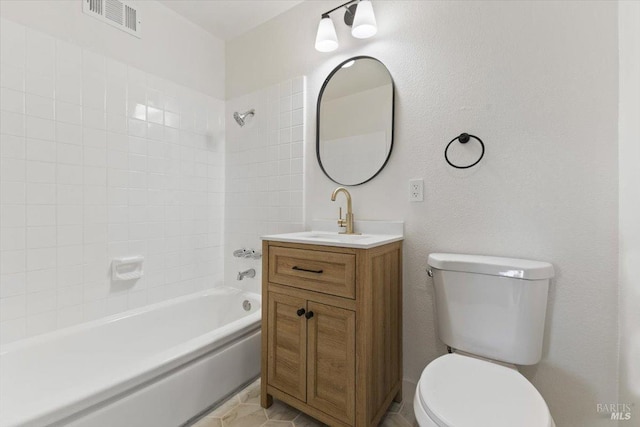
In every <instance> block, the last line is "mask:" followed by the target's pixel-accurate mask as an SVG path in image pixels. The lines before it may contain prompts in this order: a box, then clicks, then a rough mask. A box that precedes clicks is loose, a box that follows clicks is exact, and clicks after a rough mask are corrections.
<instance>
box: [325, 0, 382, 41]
mask: <svg viewBox="0 0 640 427" xmlns="http://www.w3.org/2000/svg"><path fill="white" fill-rule="evenodd" d="M343 7H344V8H345V9H346V10H345V13H344V23H345V24H347V25H348V26H350V27H351V35H352V36H353V37H355V38H357V39H367V38H369V37H373V36H374V35H375V34H376V33H377V32H378V26H377V24H376V17H375V15H374V13H373V7H372V6H371V0H350V1H348V2H346V3H344V4H341V5H340V6H338V7H336V8H333V9H331V10H330V11H328V12H325V13H323V14H322V18H321V19H320V23H319V24H318V32H317V33H316V44H315V46H316V50H317V51H320V52H331V51H334V50H336V49H337V48H338V35H337V34H336V27H335V26H334V25H333V21H332V20H331V16H329V15H330V14H331V13H333V12H335V11H336V10H338V9H340V8H343Z"/></svg>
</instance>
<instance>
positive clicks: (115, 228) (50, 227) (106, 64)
mask: <svg viewBox="0 0 640 427" xmlns="http://www.w3.org/2000/svg"><path fill="white" fill-rule="evenodd" d="M5 3H7V4H8V3H10V2H2V3H1V4H2V7H3V18H0V90H1V95H0V104H1V105H0V110H1V112H0V162H1V167H0V343H7V342H10V341H13V340H16V339H19V338H22V337H25V336H31V335H36V334H39V333H43V332H47V331H50V330H53V329H56V328H61V327H65V326H69V325H72V324H75V323H79V322H82V321H86V320H91V319H95V318H99V317H103V316H106V315H109V314H114V313H118V312H121V311H124V310H127V309H129V308H134V307H137V306H140V305H145V304H149V303H153V302H156V301H160V300H164V299H168V298H172V297H175V296H179V295H183V294H186V293H190V292H194V291H197V290H200V289H203V288H205V287H212V286H215V285H217V284H220V283H221V282H222V279H223V277H222V276H223V274H222V270H223V265H222V262H223V256H222V248H221V247H222V244H223V233H222V227H223V214H224V193H223V192H224V121H223V117H222V116H223V114H224V102H223V101H222V100H221V99H216V98H214V97H211V96H209V95H207V94H205V93H203V92H200V91H197V90H193V89H191V88H187V87H184V86H181V85H179V84H177V83H175V82H173V81H171V80H167V79H164V78H161V77H159V76H158V74H156V73H154V72H153V71H158V72H159V73H160V72H162V71H166V70H165V69H164V68H163V69H158V70H155V69H154V67H156V66H157V63H156V60H158V59H162V61H160V62H165V63H166V64H168V63H169V62H170V59H171V57H170V55H171V52H170V51H169V50H167V51H164V53H163V55H162V58H160V57H154V55H153V54H148V55H147V54H144V53H143V52H142V51H139V52H138V53H139V54H140V57H139V58H137V60H136V62H137V63H144V65H145V68H146V69H148V70H152V72H145V71H143V70H141V69H139V68H136V67H134V66H132V65H131V64H127V63H125V62H120V61H118V60H115V59H114V58H113V57H111V56H109V55H108V53H107V54H105V51H108V49H104V48H105V47H106V46H116V45H117V44H118V43H120V44H122V43H123V40H121V39H120V35H119V34H120V32H119V31H118V30H116V29H115V28H112V27H107V26H105V25H104V24H102V23H100V22H99V21H95V20H94V19H93V18H90V17H87V16H76V17H75V18H73V20H74V22H75V21H77V22H84V20H85V19H86V20H88V21H90V22H92V23H94V24H96V25H97V26H98V27H100V26H104V28H105V30H104V34H102V35H103V36H104V40H103V42H104V45H96V46H91V47H87V44H88V43H87V42H86V41H83V43H75V42H73V41H72V42H66V41H64V40H62V39H61V36H59V37H53V36H51V35H48V34H46V33H43V32H41V31H38V30H36V29H33V28H31V27H25V26H23V25H20V24H18V23H15V22H13V21H12V20H7V19H4V11H5V9H4V7H5ZM26 3H28V2H26ZM53 4H55V5H60V8H61V9H64V7H65V5H66V4H67V3H57V2H49V3H46V2H42V6H43V8H45V9H48V8H52V9H55V10H57V9H56V8H55V7H53V6H52V5H53ZM75 6H77V7H80V4H79V2H78V3H77V4H75ZM158 7H160V6H158ZM12 12H16V15H15V16H14V15H13V14H12V13H11V14H10V15H12V18H13V17H18V18H21V19H19V20H20V21H25V22H28V23H30V24H33V25H34V26H36V27H38V26H40V25H41V26H43V27H45V25H44V24H45V21H41V20H39V19H36V18H33V19H30V18H29V17H27V16H22V15H21V13H22V12H26V9H25V10H23V9H21V8H19V7H17V8H16V10H15V11H13V10H12ZM18 12H19V13H18ZM58 12H59V11H58ZM8 15H9V13H8ZM49 19H51V22H49V21H47V22H46V24H47V26H48V25H51V26H52V28H57V29H59V30H60V31H61V32H62V31H63V30H64V28H65V25H67V24H68V23H67V21H66V20H65V19H66V18H65V19H61V18H60V17H59V15H56V14H53V15H51V16H50V17H49ZM174 21H175V23H176V25H182V23H181V22H182V21H179V20H178V19H177V18H174ZM80 27H82V26H80ZM151 27H152V26H149V28H151ZM76 30H77V31H80V32H77V33H73V34H72V35H73V36H74V37H69V39H72V40H75V37H76V36H79V35H80V34H81V32H82V31H85V34H84V35H85V36H86V38H87V39H88V40H90V39H91V38H92V37H93V34H92V32H93V31H96V32H97V33H100V32H101V31H100V30H94V29H93V28H92V27H87V28H84V29H83V28H77V29H76ZM194 31H196V30H194ZM122 34H124V36H125V37H128V38H131V39H134V38H133V37H131V36H128V35H126V34H125V33H122ZM151 34H152V32H151V33H150V34H149V35H151ZM146 46H147V47H149V48H150V47H151V46H154V47H155V49H158V50H160V51H162V49H163V47H162V46H160V45H158V44H157V42H156V44H155V45H154V43H152V40H148V41H147V42H146ZM123 50H125V51H127V49H123ZM136 50H139V49H132V50H131V51H129V52H128V53H133V52H134V51H136ZM125 56H126V55H125ZM178 58H179V57H178ZM178 58H174V60H176V59H178ZM218 59H219V60H220V62H219V63H217V64H216V67H209V71H210V72H211V76H212V77H211V78H215V75H216V72H217V73H218V76H221V75H222V74H223V72H222V70H223V67H224V66H223V60H224V58H223V57H222V55H221V54H220V55H218ZM145 60H148V62H145ZM185 77H186V75H185ZM193 77H194V78H193V81H194V82H195V81H197V75H194V76H193ZM220 79H221V77H220ZM218 85H219V88H222V83H221V81H219V82H218ZM212 89H213V88H212ZM217 90H221V89H217ZM212 92H215V90H212ZM132 255H143V256H145V262H144V269H145V276H144V277H143V278H142V279H141V280H138V281H136V282H127V283H120V282H111V281H110V279H109V267H110V263H111V260H112V259H113V258H114V257H122V256H132Z"/></svg>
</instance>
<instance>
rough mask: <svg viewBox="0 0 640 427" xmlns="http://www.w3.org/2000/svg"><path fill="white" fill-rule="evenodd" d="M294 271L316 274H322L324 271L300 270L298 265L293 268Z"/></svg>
mask: <svg viewBox="0 0 640 427" xmlns="http://www.w3.org/2000/svg"><path fill="white" fill-rule="evenodd" d="M291 269H292V270H297V271H306V272H307V273H316V274H322V270H309V269H306V268H300V267H298V266H297V265H294V266H293V267H291Z"/></svg>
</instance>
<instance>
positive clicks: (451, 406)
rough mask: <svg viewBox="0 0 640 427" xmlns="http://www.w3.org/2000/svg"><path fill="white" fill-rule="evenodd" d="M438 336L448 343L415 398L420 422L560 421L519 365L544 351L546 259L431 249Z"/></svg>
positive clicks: (525, 425)
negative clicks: (520, 371)
mask: <svg viewBox="0 0 640 427" xmlns="http://www.w3.org/2000/svg"><path fill="white" fill-rule="evenodd" d="M428 264H429V267H430V268H429V275H430V276H432V277H433V281H434V288H435V298H436V301H435V305H436V312H437V319H438V334H439V337H440V339H441V340H442V341H443V342H444V343H445V344H447V346H448V347H449V348H450V353H449V354H447V355H444V356H441V357H439V358H437V359H435V360H434V361H432V362H431V363H429V365H428V366H427V367H426V368H425V369H424V371H423V372H422V376H421V377H420V381H419V382H418V386H417V387H416V393H415V398H414V402H413V403H414V406H413V407H414V412H415V415H416V420H417V421H418V424H419V425H420V427H514V426H518V427H555V423H554V421H553V418H552V417H551V413H550V412H549V408H548V407H547V404H546V402H545V401H544V399H543V398H542V396H541V395H540V393H539V392H538V390H536V388H535V387H534V386H533V384H531V383H530V382H529V381H528V380H527V379H526V378H525V377H524V376H523V375H522V374H520V373H519V372H518V370H517V368H516V365H535V364H537V363H538V362H539V361H540V358H541V356H542V340H543V336H544V322H545V315H546V309H547V292H548V290H549V280H550V279H551V278H552V277H553V274H554V271H553V266H552V265H551V264H549V263H546V262H539V261H529V260H523V259H512V258H498V257H489V256H479V255H462V254H445V253H434V254H430V255H429V259H428Z"/></svg>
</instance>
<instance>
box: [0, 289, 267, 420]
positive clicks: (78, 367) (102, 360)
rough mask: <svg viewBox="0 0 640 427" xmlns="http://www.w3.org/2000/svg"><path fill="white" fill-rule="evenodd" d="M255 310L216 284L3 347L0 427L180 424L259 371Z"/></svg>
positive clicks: (255, 299) (252, 297) (254, 304)
mask: <svg viewBox="0 0 640 427" xmlns="http://www.w3.org/2000/svg"><path fill="white" fill-rule="evenodd" d="M244 301H249V302H250V305H251V308H250V310H249V311H245V308H243V302H244ZM260 315H261V314H260V296H259V295H257V294H251V293H246V292H243V291H240V290H237V289H231V288H222V289H213V290H208V291H204V292H201V293H198V294H194V295H189V296H186V297H181V298H177V299H174V300H171V301H167V302H163V303H159V304H154V305H151V306H148V307H143V308H140V309H136V310H132V311H128V312H126V313H122V314H119V315H115V316H112V317H109V318H105V319H101V320H97V321H93V322H90V323H85V324H82V325H78V326H74V327H71V328H67V329H63V330H59V331H56V332H53V333H49V334H45V335H41V336H37V337H33V338H29V339H26V340H22V341H19V342H16V343H12V344H9V345H7V346H5V347H2V348H0V427H9V426H49V425H53V426H74V427H80V426H87V427H101V426H105V427H106V426H110V427H114V426H118V427H120V426H122V427H125V426H126V427H136V426H140V427H149V426H154V427H156V426H157V427H161V426H167V427H176V426H179V425H182V424H184V423H186V422H187V421H188V420H189V419H191V418H193V417H195V416H197V415H198V414H199V413H201V412H202V411H204V410H206V409H207V408H208V407H210V406H211V405H213V404H214V403H216V402H218V401H220V400H221V399H223V398H225V397H226V396H228V395H229V394H230V393H232V392H234V391H235V390H236V389H238V388H239V387H241V386H243V385H244V384H246V383H247V382H249V381H251V380H252V379H253V378H255V377H256V376H257V375H258V373H259V370H260V331H259V327H260Z"/></svg>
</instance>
